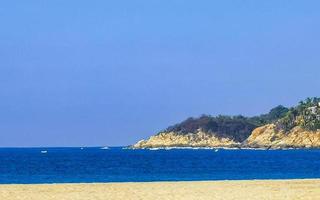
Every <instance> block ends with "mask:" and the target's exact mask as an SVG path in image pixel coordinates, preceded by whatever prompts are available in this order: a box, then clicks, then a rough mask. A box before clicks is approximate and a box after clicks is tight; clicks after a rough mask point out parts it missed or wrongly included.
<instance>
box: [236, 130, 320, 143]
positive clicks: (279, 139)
mask: <svg viewBox="0 0 320 200" xmlns="http://www.w3.org/2000/svg"><path fill="white" fill-rule="evenodd" d="M242 146H243V147H251V148H272V149H277V148H320V130H318V131H307V130H305V129H303V128H301V127H299V126H296V127H294V128H293V129H291V130H290V131H289V132H285V131H283V130H282V131H277V130H276V126H275V125H274V124H268V125H265V126H262V127H259V128H256V129H255V130H254V131H253V132H252V134H251V135H250V136H249V137H248V139H247V140H246V141H244V142H243V144H242Z"/></svg>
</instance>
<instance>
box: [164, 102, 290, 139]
mask: <svg viewBox="0 0 320 200" xmlns="http://www.w3.org/2000/svg"><path fill="white" fill-rule="evenodd" d="M288 111H289V109H288V108H286V107H284V106H277V107H275V108H273V109H271V111H270V112H269V113H268V114H264V115H260V116H256V117H244V116H242V115H238V116H224V115H219V116H217V117H213V116H210V115H202V116H201V117H199V118H192V117H191V118H188V119H187V120H185V121H183V122H181V123H179V124H176V125H174V126H170V127H168V128H167V129H166V130H165V131H164V132H176V133H178V134H188V133H196V132H197V131H198V130H201V131H204V132H206V133H210V134H213V133H214V134H216V135H218V136H221V137H229V138H232V139H233V140H235V141H238V142H242V141H244V140H245V139H246V138H247V137H248V136H249V135H250V134H251V132H252V131H253V130H254V129H255V128H257V127H259V126H262V125H265V124H268V123H272V122H275V121H276V120H278V119H279V118H281V117H283V116H285V114H286V113H287V112H288Z"/></svg>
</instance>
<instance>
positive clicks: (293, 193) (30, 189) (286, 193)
mask: <svg viewBox="0 0 320 200" xmlns="http://www.w3.org/2000/svg"><path fill="white" fill-rule="evenodd" d="M319 197H320V179H313V180H258V181H204V182H152V183H105V184H40V185H36V184H30V185H28V184H26V185H24V184H21V185H0V199H3V200H22V199H23V200H24V199H26V200H34V199H35V200H102V199H103V200H113V199H115V200H122V199H123V200H138V199H139V200H144V199H145V200H156V199H166V200H170V199H174V200H180V199H181V200H182V199H183V200H191V199H199V200H206V199H208V200H209V199H217V200H220V199H221V200H230V199H237V200H242V199H243V200H248V199H250V200H251V199H252V200H264V199H265V200H275V199H281V200H285V199H288V200H295V199H303V200H309V199H310V200H316V199H319Z"/></svg>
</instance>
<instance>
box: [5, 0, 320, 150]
mask: <svg viewBox="0 0 320 200" xmlns="http://www.w3.org/2000/svg"><path fill="white" fill-rule="evenodd" d="M319 8H320V2H319V1H316V0H315V1H312V0H310V1H301V0H300V1H294V0H268V1H256V0H252V1H247V0H246V1H245V0H241V1H240V0H238V1H237V0H232V1H231V0H230V1H228V0H221V1H212V0H202V1H186V0H180V1H178V0H135V1H132V0H126V1H123V0H115V1H104V0H101V1H95V0H92V1H81V0H73V1H72V0H68V1H66V0H54V1H40V0H38V1H36V0H28V1H25V0H21V1H2V2H1V6H0V136H1V137H0V146H97V145H98V146H99V145H111V146H118V145H128V144H132V143H134V142H136V141H137V140H140V139H142V138H146V137H148V136H150V135H152V134H154V133H155V132H157V131H160V130H162V129H164V128H166V127H167V126H169V125H172V124H174V123H177V122H179V121H181V120H183V119H185V118H187V117H189V116H199V115H201V114H203V113H205V114H211V115H217V114H230V115H233V114H243V115H249V116H251V115H255V114H260V113H265V112H267V111H268V110H269V109H271V108H272V107H274V106H276V105H278V104H283V105H286V106H292V105H294V104H296V103H297V102H298V101H299V100H302V99H305V98H306V97H308V96H320V95H319V92H320V54H319V52H320V39H319V37H320V12H319Z"/></svg>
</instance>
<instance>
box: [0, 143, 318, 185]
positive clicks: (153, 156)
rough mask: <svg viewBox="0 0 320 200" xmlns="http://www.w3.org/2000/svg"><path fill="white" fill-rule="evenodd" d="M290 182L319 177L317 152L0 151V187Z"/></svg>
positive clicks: (179, 150) (19, 149)
mask: <svg viewBox="0 0 320 200" xmlns="http://www.w3.org/2000/svg"><path fill="white" fill-rule="evenodd" d="M41 151H43V152H42V153H41ZM45 151H47V152H45ZM296 178H320V150H268V151H262V150H219V151H217V152H216V151H214V150H210V149H208V150H204V149H202V150H190V149H175V150H157V151H151V150H125V149H122V148H110V149H107V150H102V149H100V148H84V149H81V148H2V149H0V183H83V182H87V183H90V182H125V181H130V182H131V181H133V182H140V181H192V180H250V179H296Z"/></svg>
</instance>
